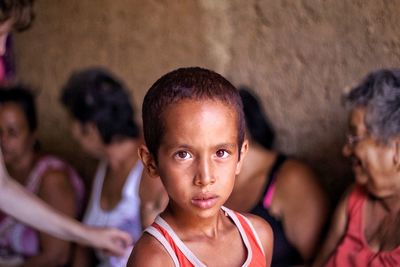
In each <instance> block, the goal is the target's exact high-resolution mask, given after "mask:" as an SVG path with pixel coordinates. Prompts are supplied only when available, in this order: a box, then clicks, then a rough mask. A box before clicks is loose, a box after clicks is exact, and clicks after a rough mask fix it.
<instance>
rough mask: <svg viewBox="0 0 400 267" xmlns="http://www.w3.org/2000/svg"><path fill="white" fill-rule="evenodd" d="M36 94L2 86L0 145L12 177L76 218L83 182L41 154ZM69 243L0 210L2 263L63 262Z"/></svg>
mask: <svg viewBox="0 0 400 267" xmlns="http://www.w3.org/2000/svg"><path fill="white" fill-rule="evenodd" d="M37 125H38V123H37V116H36V106H35V100H34V96H33V94H32V92H31V90H30V89H29V88H27V87H24V86H21V85H16V86H8V87H1V88H0V145H1V150H2V152H3V159H4V163H5V165H6V168H7V172H8V173H9V174H10V177H12V179H14V180H15V181H17V182H18V183H20V184H21V185H22V186H24V187H25V188H26V190H28V191H30V192H32V193H33V194H35V195H38V196H39V197H40V198H41V199H42V200H44V201H45V202H46V203H48V204H50V205H51V206H52V207H54V208H55V209H57V210H59V211H60V212H62V213H63V214H65V215H67V216H70V217H72V218H76V217H77V216H78V214H79V211H80V209H81V207H82V204H83V203H82V201H83V193H84V192H83V183H82V180H81V179H80V177H79V176H78V175H77V173H76V172H75V170H74V169H73V168H72V167H71V166H70V165H68V164H67V163H66V162H65V161H63V160H61V159H60V158H58V157H56V156H53V155H46V154H42V153H41V152H40V150H39V145H38V144H39V143H38V140H37ZM70 250H71V244H70V243H69V242H67V241H64V240H61V239H58V238H55V237H53V236H50V235H48V234H46V233H38V232H37V231H36V230H34V229H32V228H31V227H30V226H28V225H26V224H24V223H22V222H20V221H18V220H15V219H14V218H13V217H11V216H7V215H6V214H3V213H1V212H0V264H3V265H7V266H11V265H14V264H18V265H23V266H36V267H39V266H49V267H50V266H63V265H65V264H66V263H67V262H68V260H69V257H70Z"/></svg>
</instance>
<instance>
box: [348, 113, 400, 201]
mask: <svg viewBox="0 0 400 267" xmlns="http://www.w3.org/2000/svg"><path fill="white" fill-rule="evenodd" d="M364 118H365V108H362V107H358V108H355V109H354V110H353V111H352V112H351V115H350V120H349V133H348V136H347V142H346V144H345V145H344V147H343V154H344V155H345V156H347V157H349V158H350V159H351V163H352V168H353V172H354V175H355V178H356V182H357V183H359V184H362V185H364V186H365V187H366V188H367V189H368V191H369V192H370V193H372V194H373V195H375V196H376V197H388V196H391V195H393V194H398V192H399V190H400V143H396V142H395V141H394V140H392V141H390V142H389V143H388V144H382V143H381V142H378V140H377V139H376V138H374V137H373V136H371V135H370V134H369V132H368V130H367V127H366V126H365V122H364Z"/></svg>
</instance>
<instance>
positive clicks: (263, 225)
mask: <svg viewBox="0 0 400 267" xmlns="http://www.w3.org/2000/svg"><path fill="white" fill-rule="evenodd" d="M243 215H244V216H246V218H247V219H249V221H250V222H251V224H252V225H253V227H254V230H255V231H256V232H257V235H258V237H259V238H260V241H261V244H262V246H263V249H264V252H265V258H266V261H267V263H270V262H271V259H272V251H273V246H274V233H273V232H272V228H271V226H270V225H269V223H268V222H267V221H266V220H264V219H263V218H261V217H259V216H257V215H254V214H250V213H244V214H243ZM267 266H269V265H267Z"/></svg>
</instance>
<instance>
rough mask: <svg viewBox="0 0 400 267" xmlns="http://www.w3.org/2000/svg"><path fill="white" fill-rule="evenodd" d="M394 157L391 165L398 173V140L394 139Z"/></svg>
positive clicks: (399, 141)
mask: <svg viewBox="0 0 400 267" xmlns="http://www.w3.org/2000/svg"><path fill="white" fill-rule="evenodd" d="M394 145H395V147H394V149H395V151H394V156H393V164H394V166H395V167H396V169H397V170H398V171H399V170H400V139H398V138H396V140H395V142H394Z"/></svg>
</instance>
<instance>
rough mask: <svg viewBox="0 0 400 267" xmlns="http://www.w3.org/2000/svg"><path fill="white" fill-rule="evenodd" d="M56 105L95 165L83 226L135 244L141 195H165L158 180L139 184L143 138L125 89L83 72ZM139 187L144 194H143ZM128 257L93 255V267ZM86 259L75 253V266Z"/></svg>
mask: <svg viewBox="0 0 400 267" xmlns="http://www.w3.org/2000/svg"><path fill="white" fill-rule="evenodd" d="M61 101H62V103H63V104H64V106H65V107H66V109H67V110H68V111H69V114H70V118H71V129H72V133H73V136H74V138H75V139H76V140H77V141H78V143H79V144H80V145H81V147H82V148H83V150H84V151H85V152H87V153H88V154H90V155H91V156H93V157H95V158H96V159H98V160H99V161H100V162H99V165H98V168H97V171H96V174H95V176H94V180H93V184H92V193H91V196H90V200H89V204H88V207H87V209H86V212H85V216H84V219H83V222H84V223H86V224H88V225H91V226H102V227H104V226H108V227H116V228H119V229H121V230H124V231H127V232H129V233H130V234H131V237H132V239H133V240H134V241H136V240H137V239H139V237H140V235H141V233H142V223H141V196H140V192H147V193H148V194H152V195H153V196H155V198H158V197H159V196H160V194H158V190H160V192H163V191H164V189H163V187H162V184H161V182H159V180H158V179H151V178H150V177H148V178H147V179H142V170H143V165H142V163H141V161H140V160H139V157H138V147H139V145H140V144H141V143H142V138H141V134H140V129H139V127H138V124H137V123H136V122H135V120H134V115H135V114H134V109H133V106H132V104H131V102H130V96H129V94H128V91H127V89H126V88H125V86H124V85H123V84H122V82H121V81H119V80H118V79H117V78H116V77H114V75H113V74H111V73H110V72H109V71H107V70H105V69H102V68H88V69H84V70H81V71H77V72H75V73H73V74H72V75H71V77H70V78H69V79H68V81H67V82H66V84H65V86H64V87H63V90H62V95H61ZM142 180H143V183H142ZM148 183H153V185H150V184H148ZM144 184H146V185H147V186H149V187H148V190H144V189H143V186H144ZM157 214H158V213H157ZM157 214H155V215H157ZM155 215H154V216H155ZM153 219H154V218H153ZM151 221H152V220H151ZM130 252H131V249H127V250H126V254H125V255H124V256H123V257H109V256H108V255H104V253H102V252H101V251H96V256H97V259H98V260H99V265H98V266H102V267H105V266H112V267H119V266H121V267H122V266H125V265H126V262H127V260H128V257H129V254H130ZM90 259H91V257H90V251H89V250H88V249H87V248H84V247H80V248H79V249H78V250H77V252H76V255H75V262H74V266H75V267H78V266H93V263H92V262H91V261H90Z"/></svg>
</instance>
